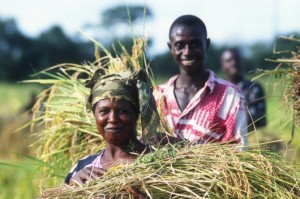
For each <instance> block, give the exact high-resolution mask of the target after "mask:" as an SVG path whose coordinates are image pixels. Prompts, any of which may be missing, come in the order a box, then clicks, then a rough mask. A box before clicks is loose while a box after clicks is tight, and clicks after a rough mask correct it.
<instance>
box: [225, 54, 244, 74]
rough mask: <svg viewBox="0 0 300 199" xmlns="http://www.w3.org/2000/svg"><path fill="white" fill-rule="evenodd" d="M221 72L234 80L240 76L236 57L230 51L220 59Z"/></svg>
mask: <svg viewBox="0 0 300 199" xmlns="http://www.w3.org/2000/svg"><path fill="white" fill-rule="evenodd" d="M221 65H222V70H223V72H224V73H225V75H226V76H227V77H229V78H234V77H237V76H239V75H240V73H241V68H240V66H239V63H238V60H237V58H236V55H235V54H234V53H233V52H231V51H225V52H224V53H223V54H222V57H221Z"/></svg>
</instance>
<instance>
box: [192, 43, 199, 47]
mask: <svg viewBox="0 0 300 199" xmlns="http://www.w3.org/2000/svg"><path fill="white" fill-rule="evenodd" d="M191 47H192V48H198V47H200V42H193V43H191Z"/></svg>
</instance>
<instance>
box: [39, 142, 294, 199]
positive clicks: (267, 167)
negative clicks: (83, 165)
mask: <svg viewBox="0 0 300 199" xmlns="http://www.w3.org/2000/svg"><path fill="white" fill-rule="evenodd" d="M297 174H298V171H297V170H296V169H295V167H293V166H292V165H289V164H287V163H286V162H285V161H284V160H283V159H282V157H279V156H278V155H276V154H274V153H271V152H269V151H266V150H260V149H250V150H248V151H246V152H238V151H237V148H236V146H233V145H230V146H228V145H218V144H207V145H197V146H184V147H178V146H174V145H170V146H168V147H166V148H161V149H159V150H157V151H156V152H154V153H151V154H147V155H144V156H141V157H140V158H138V159H137V161H136V162H135V163H134V164H131V165H124V166H122V167H120V166H116V167H115V168H112V169H111V170H110V171H108V172H107V173H106V174H104V176H102V177H101V178H100V179H99V180H96V181H93V182H89V183H88V184H85V185H84V186H82V187H66V186H60V187H55V188H51V189H47V190H44V191H43V193H42V195H41V198H132V196H130V194H129V192H128V190H129V189H130V188H132V187H134V188H137V189H139V190H140V191H141V192H143V193H145V194H146V195H147V196H148V197H149V198H298V197H299V196H300V184H299V183H300V182H299V178H298V176H297Z"/></svg>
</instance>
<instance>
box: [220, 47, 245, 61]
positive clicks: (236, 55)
mask: <svg viewBox="0 0 300 199" xmlns="http://www.w3.org/2000/svg"><path fill="white" fill-rule="evenodd" d="M225 52H231V53H232V54H233V55H234V58H235V59H236V60H237V61H238V62H241V59H242V57H241V53H240V50H239V49H238V48H235V47H232V48H225V49H224V50H223V51H222V53H221V56H223V55H224V53H225Z"/></svg>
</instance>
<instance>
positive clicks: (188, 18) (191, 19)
mask: <svg viewBox="0 0 300 199" xmlns="http://www.w3.org/2000/svg"><path fill="white" fill-rule="evenodd" d="M180 25H187V26H199V28H200V29H201V30H202V31H203V34H204V36H205V38H206V37H207V30H206V26H205V24H204V22H203V21H202V20H201V19H200V18H199V17H196V16H194V15H182V16H180V17H178V18H177V19H175V21H174V22H173V23H172V25H171V27H170V30H169V38H171V34H172V31H173V29H174V28H175V27H176V26H180Z"/></svg>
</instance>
